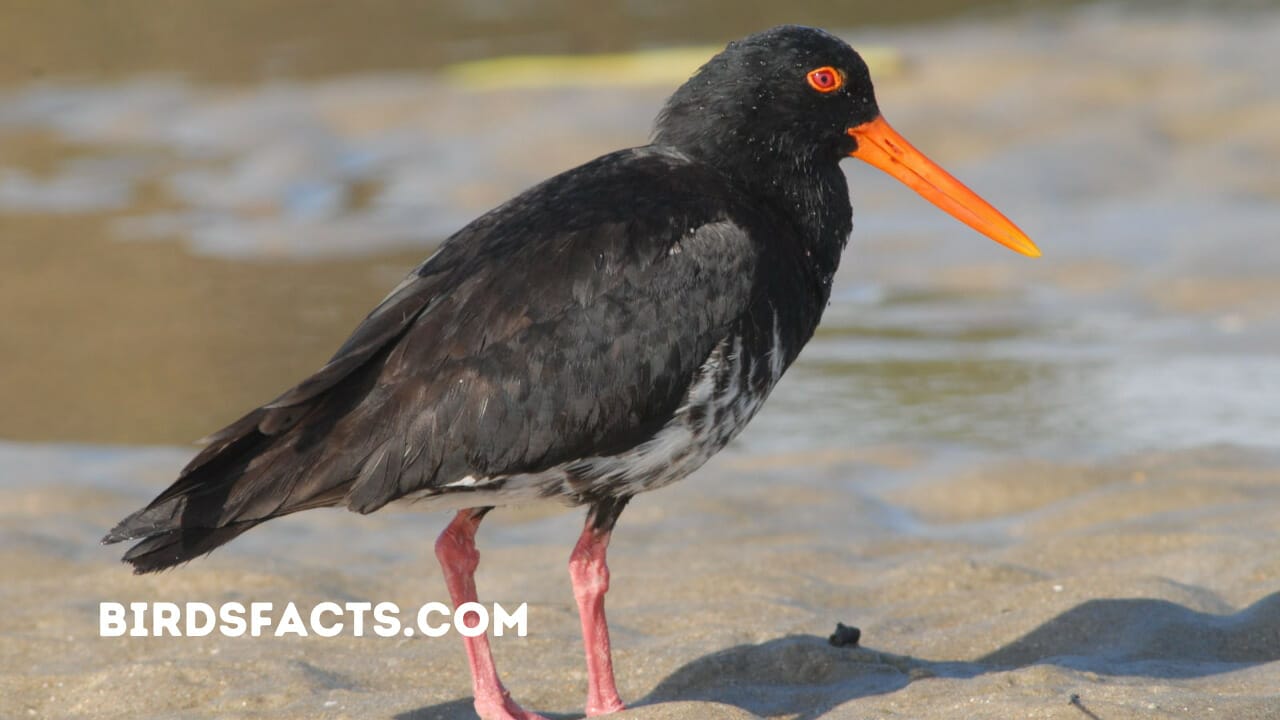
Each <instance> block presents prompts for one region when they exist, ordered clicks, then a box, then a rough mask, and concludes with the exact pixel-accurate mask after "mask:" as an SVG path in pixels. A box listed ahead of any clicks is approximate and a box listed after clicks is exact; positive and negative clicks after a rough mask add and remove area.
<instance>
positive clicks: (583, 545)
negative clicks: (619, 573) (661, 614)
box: [569, 518, 623, 717]
mask: <svg viewBox="0 0 1280 720" xmlns="http://www.w3.org/2000/svg"><path fill="white" fill-rule="evenodd" d="M611 532H612V531H611V530H602V529H598V528H596V527H595V523H594V519H593V518H588V519H587V526H586V527H585V528H583V529H582V536H581V537H580V538H578V544H577V545H576V546H575V547H574V548H573V554H572V555H570V556H569V576H570V577H571V578H572V579H573V597H574V598H575V599H576V600H577V601H578V617H579V618H581V620H582V644H583V645H584V646H585V647H586V651H587V716H588V717H594V716H596V715H607V714H609V713H613V712H618V711H619V710H622V709H623V706H622V700H621V699H620V698H619V697H618V688H617V686H616V685H615V684H614V682H613V658H612V656H611V652H610V649H609V624H608V623H607V622H606V621H605V619H604V594H605V592H607V591H608V590H609V566H608V565H606V564H605V550H606V549H608V547H609V535H610V534H611Z"/></svg>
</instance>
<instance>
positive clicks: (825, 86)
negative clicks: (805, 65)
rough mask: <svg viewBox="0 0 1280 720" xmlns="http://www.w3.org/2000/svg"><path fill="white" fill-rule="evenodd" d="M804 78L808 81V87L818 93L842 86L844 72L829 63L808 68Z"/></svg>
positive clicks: (833, 90)
mask: <svg viewBox="0 0 1280 720" xmlns="http://www.w3.org/2000/svg"><path fill="white" fill-rule="evenodd" d="M805 79H807V80H808V81H809V87H811V88H813V89H814V90H817V91H818V92H820V93H829V92H835V91H836V90H839V89H840V88H842V87H844V73H842V72H840V71H839V70H837V69H835V68H833V67H831V66H830V65H824V66H822V67H820V68H815V69H813V70H810V71H809V74H808V75H806V76H805Z"/></svg>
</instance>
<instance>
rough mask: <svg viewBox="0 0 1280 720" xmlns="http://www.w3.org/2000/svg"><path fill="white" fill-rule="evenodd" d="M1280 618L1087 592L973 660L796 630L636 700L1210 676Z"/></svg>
mask: <svg viewBox="0 0 1280 720" xmlns="http://www.w3.org/2000/svg"><path fill="white" fill-rule="evenodd" d="M1276 627H1280V592H1277V593H1273V594H1271V595H1268V596H1266V597H1264V598H1262V599H1261V600H1259V601H1258V602H1256V603H1254V604H1253V605H1251V606H1249V607H1248V608H1246V609H1244V610H1241V611H1240V612H1237V613H1233V614H1229V615H1214V614H1210V613H1202V612H1198V611H1195V610H1192V609H1190V608H1187V607H1184V606H1182V605H1179V604H1177V603H1173V602H1169V601H1166V600H1155V599H1150V598H1122V599H1104V600H1089V601H1087V602H1084V603H1081V604H1080V605H1077V606H1075V607H1073V608H1071V609H1070V610H1067V611H1066V612H1064V613H1062V614H1060V615H1058V616H1057V617H1054V618H1053V619H1051V620H1049V621H1048V622H1046V623H1044V624H1042V625H1040V626H1039V627H1037V628H1036V629H1035V630H1032V631H1031V632H1029V633H1027V634H1026V635H1023V636H1022V637H1020V638H1018V639H1017V640H1014V641H1013V642H1010V643H1009V644H1007V645H1005V646H1003V647H1001V648H999V649H997V650H995V651H994V652H991V653H988V654H987V655H984V656H982V657H980V658H978V659H977V660H972V661H936V660H924V659H919V658H913V657H910V656H905V655H893V654H890V653H886V652H878V651H875V650H872V649H868V648H864V647H843V648H841V647H833V646H832V645H831V644H830V643H829V642H828V641H827V639H826V638H824V637H817V636H814V635H789V636H786V637H781V638H777V639H775V640H770V641H767V642H763V643H759V644H754V645H738V646H735V647H731V648H726V649H724V650H719V651H717V652H713V653H710V654H708V655H705V656H703V657H701V658H698V659H697V660H694V661H692V662H690V663H687V664H685V665H683V666H681V667H680V668H677V669H676V670H675V671H674V672H672V673H671V674H670V675H668V676H667V677H666V678H665V679H663V680H662V681H661V682H659V683H658V685H657V686H656V687H655V688H654V689H653V690H652V691H651V692H650V693H649V694H648V695H646V696H645V697H643V698H641V699H639V700H636V701H634V702H632V703H631V705H632V706H634V707H639V706H643V705H652V704H657V703H663V702H671V701H676V700H683V701H688V700H695V701H699V700H700V701H710V702H717V703H722V704H726V705H733V706H736V707H739V708H742V709H743V710H746V711H748V712H751V713H754V714H756V715H761V716H766V717H768V716H776V715H785V716H788V717H795V718H798V719H800V720H812V719H813V718H817V717H819V716H821V715H823V714H825V713H826V712H828V711H829V710H831V709H832V708H834V707H836V706H838V705H841V704H843V703H845V702H848V701H850V700H854V699H857V698H860V697H868V696H871V695H880V694H884V693H890V692H894V691H895V690H899V689H901V688H903V687H906V686H907V685H908V684H910V683H912V682H914V681H916V680H919V679H923V678H929V677H949V678H967V677H976V676H979V675H982V674H985V673H988V672H998V671H1003V670H1011V669H1017V668H1021V667H1026V666H1029V665H1035V664H1040V663H1048V664H1054V665H1058V666H1061V667H1067V668H1071V669H1074V670H1079V671H1087V672H1094V673H1097V674H1099V675H1110V676H1115V677H1118V676H1134V677H1152V678H1193V677H1205V676H1209V675H1215V674H1219V673H1224V672H1229V671H1232V670H1238V669H1240V668H1241V667H1245V666H1249V665H1257V664H1261V663H1267V662H1272V661H1275V660H1280V633H1277V632H1276V631H1275V628H1276ZM1066 701H1067V699H1066V698H1064V702H1066ZM1086 716H1087V715H1086ZM548 717H551V718H554V719H555V720H565V719H567V718H573V717H580V715H550V716H548ZM463 718H466V719H467V720H471V719H472V718H475V711H474V710H473V709H472V707H471V700H470V698H465V699H461V700H456V701H451V702H448V703H443V704H439V705H432V706H428V707H423V708H419V709H417V710H413V711H410V712H407V713H402V714H400V715H397V716H396V720H461V719H463Z"/></svg>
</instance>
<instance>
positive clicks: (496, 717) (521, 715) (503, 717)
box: [476, 693, 547, 720]
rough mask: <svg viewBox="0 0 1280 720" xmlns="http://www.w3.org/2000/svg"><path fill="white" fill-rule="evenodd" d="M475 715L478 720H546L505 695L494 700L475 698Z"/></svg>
mask: <svg viewBox="0 0 1280 720" xmlns="http://www.w3.org/2000/svg"><path fill="white" fill-rule="evenodd" d="M476 714H477V715H479V716H480V720H547V719H546V718H544V717H543V716H541V715H539V714H538V713H535V712H529V711H528V710H525V709H524V708H522V707H520V706H519V705H517V704H516V701H515V700H512V699H511V696H510V695H507V694H505V693H504V694H502V695H501V696H499V697H495V698H484V699H481V698H476Z"/></svg>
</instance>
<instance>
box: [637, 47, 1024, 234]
mask: <svg viewBox="0 0 1280 720" xmlns="http://www.w3.org/2000/svg"><path fill="white" fill-rule="evenodd" d="M654 142H656V143H659V144H663V145H670V146H672V147H676V148H679V149H681V150H682V151H684V152H687V153H689V154H691V155H693V156H695V157H700V158H702V159H705V160H707V161H710V162H713V163H714V162H720V163H722V164H727V165H729V166H731V167H733V168H735V169H738V170H741V171H743V172H746V173H756V174H761V173H763V174H770V175H771V176H777V177H779V178H784V177H785V176H786V173H785V172H783V173H781V174H780V175H775V174H776V173H778V171H785V170H787V169H792V168H814V167H817V168H819V169H821V168H823V167H831V168H834V167H835V165H836V164H837V163H838V162H839V161H840V160H842V159H843V158H845V157H849V156H852V157H856V158H858V159H860V160H863V161H865V162H867V163H870V164H871V165H874V166H875V167H877V168H880V169H881V170H883V171H885V172H887V173H889V174H890V175H892V176H893V177H895V178H897V179H898V180H899V181H901V182H903V183H904V184H906V185H907V186H908V187H910V188H911V189H913V190H915V191H916V192H918V193H920V194H921V195H922V196H924V197H925V199H927V200H929V201H930V202H932V203H934V204H935V205H937V206H938V207H940V208H942V209H943V210H945V211H946V212H948V213H950V214H951V215H952V216H954V217H955V218H956V219H958V220H960V221H961V222H964V223H965V224H967V225H969V226H970V227H972V228H974V229H975V230H977V231H979V232H981V233H982V234H984V235H986V236H988V237H990V238H991V239H993V240H995V241H996V242H998V243H1000V244H1002V245H1005V246H1006V247H1009V248H1011V249H1013V250H1015V251H1017V252H1020V253H1022V254H1024V255H1030V256H1032V257H1035V256H1038V255H1039V254H1040V251H1039V249H1037V248H1036V246H1035V244H1034V243H1032V242H1031V240H1030V238H1028V237H1027V236H1026V234H1025V233H1023V232H1022V231H1021V230H1019V229H1018V228H1017V226H1015V225H1014V224H1013V223H1012V222H1010V221H1009V220H1008V219H1007V218H1006V217H1004V216H1003V215H1001V214H1000V212H999V211H998V210H996V209H995V208H994V207H992V206H991V205H990V204H988V203H987V202H986V201H984V200H983V199H982V198H980V197H978V195H977V194H975V193H974V192H973V191H972V190H969V189H968V188H967V187H965V186H964V185H963V184H961V183H960V182H959V181H958V180H956V179H955V178H953V177H952V176H951V175H950V174H948V173H947V172H946V171H945V170H943V169H942V168H941V167H939V166H938V165H937V164H936V163H934V162H933V161H931V160H929V159H928V158H927V157H925V156H924V154H923V153H921V152H920V151H918V150H916V149H915V148H914V147H913V146H912V145H911V144H910V143H908V142H907V141H906V140H905V139H904V138H903V137H902V136H901V135H899V134H898V133H897V132H896V131H894V129H893V128H892V127H890V126H889V124H888V123H887V122H885V120H884V117H883V116H882V115H881V114H880V108H879V106H878V105H877V104H876V96H875V88H874V87H873V86H872V84H871V74H870V72H869V71H868V70H867V64H866V63H865V62H864V61H863V60H862V57H861V56H859V55H858V53H857V52H856V51H854V49H853V48H851V47H849V45H848V44H847V43H845V42H844V41H843V40H841V39H840V38H837V37H836V36H834V35H831V34H830V33H827V32H824V31H822V30H817V29H814V28H807V27H800V26H794V25H784V26H781V27H776V28H773V29H771V30H766V31H764V32H761V33H757V34H755V35H751V36H748V37H746V38H744V39H742V40H739V41H737V42H733V43H730V44H729V46H728V47H726V48H725V49H724V51H723V52H721V53H720V54H718V55H716V56H715V57H713V58H711V59H710V60H709V61H707V63H706V64H705V65H703V66H702V67H701V68H700V69H699V70H698V71H697V72H696V73H695V74H694V75H693V77H691V78H689V80H688V81H687V82H686V83H685V84H684V85H682V86H681V87H680V88H679V89H678V90H676V92H675V93H674V94H673V95H672V96H671V98H670V99H669V100H668V101H667V104H666V106H665V107H664V108H663V110H662V113H661V114H660V115H659V116H658V121H657V124H656V126H655V129H654ZM780 181H781V180H780Z"/></svg>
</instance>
